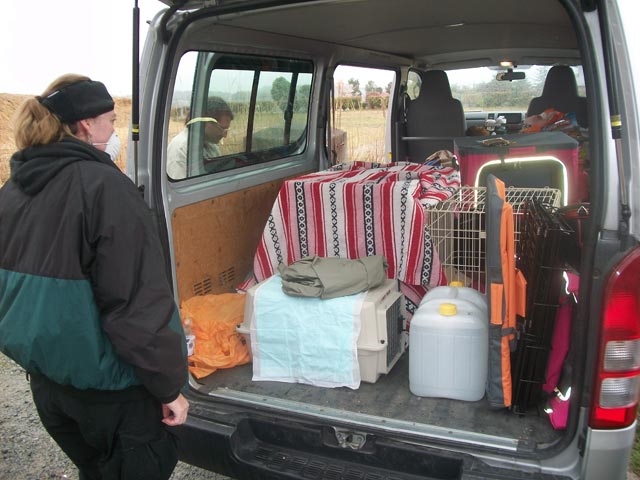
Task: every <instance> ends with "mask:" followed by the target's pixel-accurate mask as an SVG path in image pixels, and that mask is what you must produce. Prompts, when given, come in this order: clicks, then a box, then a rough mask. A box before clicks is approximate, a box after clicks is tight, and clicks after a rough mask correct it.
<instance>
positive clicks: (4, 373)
mask: <svg viewBox="0 0 640 480" xmlns="http://www.w3.org/2000/svg"><path fill="white" fill-rule="evenodd" d="M0 408H1V409H2V415H0V479H11V480H44V479H77V478H78V472H77V470H76V468H75V466H74V465H73V464H72V463H71V461H70V460H69V459H68V458H67V457H66V455H65V454H64V453H63V452H62V450H60V448H59V447H58V445H57V444H56V443H55V442H54V441H53V440H52V439H51V437H50V436H49V434H48V433H47V432H46V431H45V429H44V428H43V427H42V425H41V423H40V419H39V418H38V414H37V413H36V409H35V406H34V405H33V400H32V399H31V390H30V389H29V384H28V382H27V381H26V379H25V374H24V370H22V368H20V367H19V366H18V365H16V364H15V363H14V362H13V361H11V360H10V359H9V358H7V357H6V356H5V355H3V354H1V353H0ZM171 480H228V477H223V476H221V475H217V474H215V473H211V472H209V471H206V470H202V469H200V468H196V467H193V466H191V465H187V464H185V463H182V462H179V463H178V465H177V466H176V469H175V470H174V472H173V475H172V476H171Z"/></svg>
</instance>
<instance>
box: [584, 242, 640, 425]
mask: <svg viewBox="0 0 640 480" xmlns="http://www.w3.org/2000/svg"><path fill="white" fill-rule="evenodd" d="M639 392H640V248H638V247H636V248H635V249H634V250H632V251H631V253H630V254H629V255H627V256H625V258H624V259H623V260H622V261H621V262H620V263H619V264H618V265H617V266H616V268H615V269H614V271H613V273H612V274H611V275H610V276H609V278H608V280H607V284H606V286H605V291H604V302H603V308H602V326H601V332H600V347H599V354H598V370H597V373H596V378H595V382H594V390H593V393H594V395H593V401H592V406H591V415H590V421H589V425H590V426H591V427H592V428H623V427H627V426H629V425H631V424H632V423H633V421H634V419H635V417H636V410H637V406H638V395H639Z"/></svg>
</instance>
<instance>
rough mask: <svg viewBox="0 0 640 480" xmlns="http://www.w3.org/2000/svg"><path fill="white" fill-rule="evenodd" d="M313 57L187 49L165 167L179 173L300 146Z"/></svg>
mask: <svg viewBox="0 0 640 480" xmlns="http://www.w3.org/2000/svg"><path fill="white" fill-rule="evenodd" d="M312 79H313V64H312V63H311V62H309V61H301V60H293V59H284V58H275V57H254V56H247V55H228V54H220V53H212V52H187V53H185V54H184V55H183V57H182V58H181V60H180V64H179V67H178V73H177V76H176V83H175V87H174V92H173V97H172V103H171V118H170V122H169V132H168V138H169V142H168V144H167V167H166V169H167V175H168V176H169V178H170V179H172V180H181V179H184V178H192V177H197V176H201V175H208V174H217V173H219V172H227V171H229V170H233V169H237V168H244V167H250V166H252V165H257V164H263V163H265V162H270V161H274V160H277V159H281V158H285V157H289V156H293V155H297V154H300V153H302V152H303V151H304V149H305V147H306V143H307V123H308V112H309V95H310V93H311V84H312Z"/></svg>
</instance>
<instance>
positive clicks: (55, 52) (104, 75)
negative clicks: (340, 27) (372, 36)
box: [0, 0, 640, 96]
mask: <svg viewBox="0 0 640 480" xmlns="http://www.w3.org/2000/svg"><path fill="white" fill-rule="evenodd" d="M619 1H620V3H621V4H622V5H623V7H624V10H623V15H624V17H625V18H632V19H634V20H637V18H638V17H640V1H638V0H619ZM133 5H134V0H3V1H2V8H1V9H0V12H1V13H0V93H26V94H33V95H37V94H40V93H42V91H43V90H44V89H45V88H46V86H47V85H48V84H49V83H50V82H51V81H52V80H53V79H55V78H56V77H58V76H59V75H62V74H64V73H71V72H73V73H80V74H84V75H88V76H89V77H91V78H93V79H95V80H100V81H102V82H104V83H105V84H106V86H107V88H108V89H109V91H110V92H111V94H112V95H115V96H129V95H131V63H132V60H131V38H132V9H133ZM138 6H139V7H140V20H141V21H140V24H141V25H140V35H141V43H142V42H144V38H145V35H146V26H147V25H146V21H147V20H150V19H151V18H153V16H154V15H155V14H156V13H157V12H158V11H159V10H160V9H162V8H163V7H164V4H163V3H161V2H160V1H159V0H138ZM629 33H631V34H632V35H633V38H634V40H633V47H634V48H635V51H636V55H635V58H636V59H640V28H634V29H633V31H632V32H629ZM636 67H637V68H639V69H640V61H638V62H636ZM385 82H386V81H383V79H380V81H378V82H377V83H378V85H379V86H382V87H384V86H386V83H385ZM361 83H362V82H361ZM363 86H364V84H362V85H361V87H363Z"/></svg>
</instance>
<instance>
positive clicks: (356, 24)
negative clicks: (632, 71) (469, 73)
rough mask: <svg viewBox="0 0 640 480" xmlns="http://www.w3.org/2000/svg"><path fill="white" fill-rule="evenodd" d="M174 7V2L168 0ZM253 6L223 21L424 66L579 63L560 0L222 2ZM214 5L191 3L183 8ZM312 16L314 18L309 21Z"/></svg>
mask: <svg viewBox="0 0 640 480" xmlns="http://www.w3.org/2000/svg"><path fill="white" fill-rule="evenodd" d="M162 1H163V2H164V3H166V4H168V5H170V4H172V2H171V0H162ZM243 3H244V4H247V5H249V4H250V5H251V7H252V9H251V11H247V12H244V13H240V14H238V13H234V14H232V15H228V16H224V15H223V16H220V18H219V21H220V23H222V24H225V25H230V26H237V27H243V28H247V29H252V30H257V31H263V32H273V33H278V34H281V35H289V36H291V37H297V38H306V39H313V40H319V41H323V42H330V43H334V44H340V45H344V46H349V47H356V48H363V49H366V50H369V51H373V52H380V53H382V54H390V55H394V56H399V57H405V58H408V59H411V60H412V61H413V63H415V64H418V65H422V66H423V67H425V68H442V69H454V68H462V67H465V68H468V67H475V66H489V65H495V66H497V65H498V64H499V62H500V61H502V60H510V61H512V62H513V63H514V64H516V65H552V64H555V63H564V64H569V65H575V64H579V63H580V61H579V58H580V53H579V49H578V44H577V41H576V37H575V34H574V29H573V27H572V25H571V21H570V19H569V18H568V16H567V13H566V12H565V9H564V8H563V6H562V4H561V2H560V1H558V0H537V1H535V2H532V1H530V0H483V1H481V2H479V1H468V0H448V1H446V2H443V1H442V0H394V1H389V0H319V1H304V2H300V1H298V2H296V1H289V2H287V1H283V2H280V4H279V6H277V7H274V8H261V6H265V5H273V4H274V2H273V1H270V2H262V1H255V0H254V1H250V0H218V1H217V2H216V4H217V6H218V7H220V6H222V7H224V6H231V5H242V4H243ZM211 6H212V2H211V1H210V0H209V1H207V0H188V1H187V2H186V3H185V4H184V5H182V6H181V7H180V9H185V10H186V9H189V10H190V9H202V8H208V7H211ZM310 19H313V21H310Z"/></svg>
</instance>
